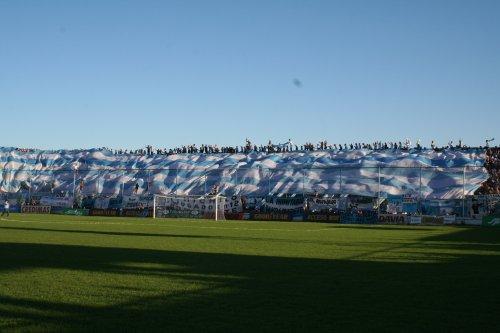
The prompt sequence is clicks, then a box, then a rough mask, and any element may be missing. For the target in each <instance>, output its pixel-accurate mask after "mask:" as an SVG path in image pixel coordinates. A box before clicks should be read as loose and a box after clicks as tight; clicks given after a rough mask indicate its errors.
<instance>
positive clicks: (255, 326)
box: [0, 229, 500, 331]
mask: <svg viewBox="0 0 500 333" xmlns="http://www.w3.org/2000/svg"><path fill="white" fill-rule="evenodd" d="M468 231H469V229H466V230H464V232H468ZM471 232H472V233H473V235H472V238H474V236H475V235H474V231H471ZM462 237H464V239H465V238H467V237H466V235H462ZM445 242H446V240H443V244H445ZM496 242H498V238H497V239H496ZM0 256H1V260H0V274H3V273H8V272H10V271H18V270H24V269H32V268H38V269H51V270H52V271H51V274H54V279H55V281H57V279H56V278H57V276H56V275H55V274H58V272H59V270H60V269H63V270H71V271H74V272H75V274H77V273H78V272H89V273H92V274H95V278H94V279H92V280H91V281H88V280H87V281H85V280H83V281H81V280H78V281H75V283H80V284H81V286H78V288H79V290H82V292H86V293H88V294H89V295H87V296H89V297H90V295H92V294H93V293H101V296H102V293H107V292H109V293H110V295H115V296H116V293H117V292H118V293H120V292H121V293H122V294H119V295H121V296H122V298H121V299H120V301H117V302H112V304H111V305H102V304H101V305H98V304H97V303H96V304H88V303H84V304H85V305H81V304H80V305H78V304H75V303H66V302H64V301H56V300H53V299H50V298H48V299H47V298H44V297H38V296H37V294H36V291H35V292H34V295H33V297H32V298H30V299H26V298H16V297H14V296H9V295H10V294H9V292H8V291H7V290H2V289H0V291H1V292H0V318H3V320H4V322H2V324H3V329H9V328H10V329H13V330H22V329H23V328H26V327H29V328H31V329H32V328H33V326H30V325H34V324H36V325H37V326H36V327H37V328H38V329H45V330H70V331H75V330H80V331H83V330H84V331H110V330H120V331H122V330H132V331H135V330H141V331H151V330H163V331H165V330H171V331H179V330H184V331H193V330H196V331H305V330H311V331H332V330H337V331H339V330H340V331H353V330H354V331H359V330H363V331H408V330H414V331H421V330H435V331H438V330H439V331H442V330H447V331H451V330H459V331H473V330H474V331H477V330H479V329H483V330H488V331H493V330H496V329H497V311H496V309H498V299H497V298H498V297H497V296H498V295H499V294H500V284H499V283H498V281H500V260H499V257H498V256H495V255H491V256H478V255H464V256H462V257H460V258H459V259H457V260H455V261H453V262H443V263H435V264H422V263H412V262H408V263H391V262H370V261H355V260H325V259H306V258H283V257H264V256H250V255H234V254H216V253H215V254H212V253H197V252H175V251H159V250H146V249H128V248H104V247H90V246H72V245H51V244H34V243H0ZM131 263H132V264H131ZM26 274H29V273H26ZM60 274H63V273H62V272H61V273H60ZM100 274H101V275H100ZM102 274H113V275H112V276H114V278H113V279H112V281H108V282H107V285H108V286H109V287H107V288H104V287H103V285H102V284H101V285H96V286H93V285H90V283H96V284H99V283H102V281H101V280H100V279H104V278H103V275H102ZM151 277H155V278H156V279H159V281H160V282H158V281H157V282H156V283H163V282H164V283H165V284H169V283H172V281H177V282H180V283H184V284H187V285H190V286H196V287H195V288H191V289H189V288H187V289H183V288H180V289H179V290H177V291H174V292H171V293H166V292H165V291H161V290H163V289H161V288H158V291H157V292H150V291H148V292H146V291H145V292H141V287H145V288H149V289H148V290H150V289H151V288H152V289H153V290H154V288H155V285H142V284H141V283H145V282H144V281H145V280H144V279H146V280H147V279H149V278H151ZM135 278H137V281H136V282H137V285H135V286H132V287H130V289H128V288H127V287H126V286H121V287H118V289H117V288H116V285H118V284H119V283H118V282H119V281H121V279H126V280H127V281H130V279H132V281H133V282H135V280H134V279H135ZM107 279H109V276H108V277H107ZM113 282H117V284H116V285H115V284H114V283H113ZM54 284H57V282H54ZM0 288H2V284H0ZM35 290H36V288H35ZM134 295H135V296H134ZM0 322H1V320H0Z"/></svg>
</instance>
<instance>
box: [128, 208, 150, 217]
mask: <svg viewBox="0 0 500 333" xmlns="http://www.w3.org/2000/svg"><path fill="white" fill-rule="evenodd" d="M121 215H122V216H127V217H152V216H153V209H152V208H150V209H123V210H122V214H121Z"/></svg>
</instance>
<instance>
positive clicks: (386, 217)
mask: <svg viewBox="0 0 500 333" xmlns="http://www.w3.org/2000/svg"><path fill="white" fill-rule="evenodd" d="M405 219H406V215H405V214H379V216H378V223H380V224H406V220H405Z"/></svg>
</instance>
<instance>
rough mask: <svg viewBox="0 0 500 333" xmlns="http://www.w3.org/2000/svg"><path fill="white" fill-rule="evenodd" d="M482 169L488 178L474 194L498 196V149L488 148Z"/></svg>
mask: <svg viewBox="0 0 500 333" xmlns="http://www.w3.org/2000/svg"><path fill="white" fill-rule="evenodd" d="M484 167H485V168H486V170H488V173H489V174H490V178H488V180H487V181H486V182H484V183H483V184H482V185H481V187H480V188H479V189H478V190H477V191H476V194H500V147H493V148H488V149H487V150H486V160H485V163H484Z"/></svg>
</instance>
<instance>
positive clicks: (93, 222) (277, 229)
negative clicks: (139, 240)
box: [0, 218, 332, 232]
mask: <svg viewBox="0 0 500 333" xmlns="http://www.w3.org/2000/svg"><path fill="white" fill-rule="evenodd" d="M0 220H2V221H8V222H21V223H35V224H42V223H43V224H65V225H68V224H69V225H126V226H148V227H163V228H188V229H216V230H245V231H288V232H317V231H326V230H332V228H321V229H281V228H241V227H215V226H193V225H177V224H175V225H174V224H153V223H125V222H95V221H89V220H86V221H81V222H76V221H58V222H54V221H32V220H17V219H16V220H9V219H5V218H1V219H0ZM188 223H189V222H188Z"/></svg>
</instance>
